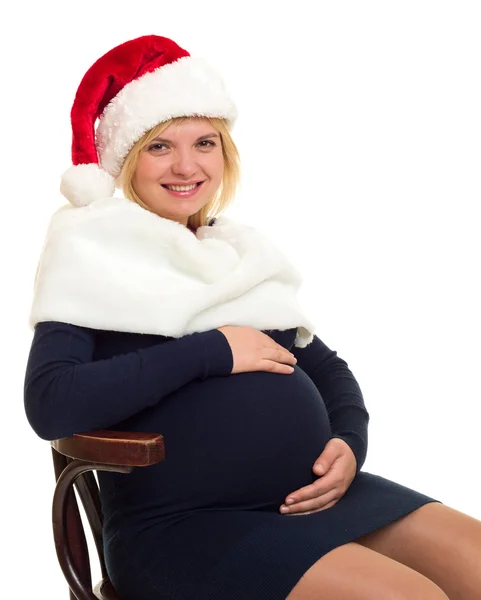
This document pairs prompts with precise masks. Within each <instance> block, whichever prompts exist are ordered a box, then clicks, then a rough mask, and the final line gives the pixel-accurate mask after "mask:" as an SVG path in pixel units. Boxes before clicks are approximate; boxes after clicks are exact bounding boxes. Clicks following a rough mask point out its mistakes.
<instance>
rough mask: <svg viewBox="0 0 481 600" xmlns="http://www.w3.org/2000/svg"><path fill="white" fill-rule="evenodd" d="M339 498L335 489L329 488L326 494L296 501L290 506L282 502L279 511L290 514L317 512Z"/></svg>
mask: <svg viewBox="0 0 481 600" xmlns="http://www.w3.org/2000/svg"><path fill="white" fill-rule="evenodd" d="M339 498H340V495H339V493H338V492H337V491H336V490H331V491H330V492H328V493H327V494H323V495H322V496H319V497H317V498H312V499H310V500H305V501H304V502H297V503H296V504H294V505H291V506H286V505H285V504H283V505H282V506H281V508H280V512H281V513H282V514H285V515H291V516H294V515H301V514H309V513H312V512H318V511H320V510H325V509H326V508H329V507H330V506H334V504H336V502H337V501H338V500H339ZM285 509H288V510H285Z"/></svg>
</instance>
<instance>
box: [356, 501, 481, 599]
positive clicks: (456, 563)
mask: <svg viewBox="0 0 481 600" xmlns="http://www.w3.org/2000/svg"><path fill="white" fill-rule="evenodd" d="M356 542H357V543H359V544H361V545H363V546H366V547H367V548H369V549H371V550H374V551H375V552H379V553H381V554H384V555H385V556H387V557H388V558H391V559H393V560H395V561H398V562H401V563H403V564H405V565H406V566H408V567H410V568H411V569H415V570H416V571H419V573H422V574H423V575H425V576H426V577H428V578H429V579H431V580H432V581H434V582H436V584H437V585H439V586H440V587H441V588H442V589H443V590H445V592H446V593H447V594H448V596H449V597H450V598H451V600H457V599H458V598H466V599H471V598H473V599H481V521H478V520H477V519H474V518H473V517H471V516H469V515H466V514H464V513H462V512H460V511H457V510H455V509H454V508H451V507H449V506H446V505H444V504H441V503H439V502H431V503H428V504H425V505H424V506H421V507H420V508H418V509H417V510H415V511H413V512H411V513H409V514H408V515H406V516H404V517H402V518H401V519H398V520H396V521H393V522H392V523H389V524H388V525H385V526H384V527H380V528H379V529H377V530H376V531H373V532H372V533H369V534H367V535H365V536H362V537H360V538H358V539H357V540H356Z"/></svg>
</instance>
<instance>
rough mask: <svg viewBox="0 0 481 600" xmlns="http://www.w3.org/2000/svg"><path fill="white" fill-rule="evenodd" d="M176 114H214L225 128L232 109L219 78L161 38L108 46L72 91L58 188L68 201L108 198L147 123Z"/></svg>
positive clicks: (233, 112) (84, 202)
mask: <svg viewBox="0 0 481 600" xmlns="http://www.w3.org/2000/svg"><path fill="white" fill-rule="evenodd" d="M183 116H204V117H220V118H223V119H225V120H226V121H227V124H228V127H229V128H232V125H233V124H234V121H235V119H236V116H237V111H236V108H235V105H234V103H233V102H232V100H231V99H230V97H229V95H228V94H227V91H226V90H225V87H224V84H223V82H222V79H221V78H220V76H219V75H218V74H217V73H216V72H215V71H214V70H213V69H212V68H211V67H210V66H209V65H208V64H207V63H206V62H205V61H203V60H201V59H198V58H192V57H191V56H190V54H189V53H188V52H187V51H186V50H184V49H183V48H181V47H180V46H178V45H177V44H176V43H175V42H174V41H172V40H170V39H168V38H165V37H160V36H157V35H146V36H142V37H139V38H136V39H134V40H130V41H128V42H125V43H124V44H121V45H120V46H116V47H115V48H113V49H112V50H110V51H109V52H107V53H106V54H104V55H103V56H102V57H101V58H99V59H98V60H97V61H96V62H95V63H94V64H93V65H92V66H91V67H90V69H89V70H88V71H87V73H86V74H85V75H84V77H83V79H82V81H81V83H80V85H79V88H78V90H77V94H76V96H75V100H74V103H73V106H72V111H71V121H72V133H73V137H72V163H73V165H74V166H72V167H70V168H69V169H68V170H67V171H66V172H65V173H64V174H63V176H62V182H61V186H60V191H61V192H62V194H63V195H64V196H65V197H66V198H67V199H68V200H69V201H70V202H71V203H72V204H73V205H74V206H86V205H87V204H90V203H91V202H94V201H95V200H97V199H100V198H105V197H110V196H112V195H113V193H114V189H115V185H116V178H117V176H118V175H119V173H120V171H121V168H122V164H123V162H124V160H125V157H126V156H127V154H128V152H129V150H130V149H131V148H132V146H133V145H134V144H135V142H136V141H137V140H138V139H140V138H141V137H142V135H143V134H144V133H145V132H146V131H148V130H149V129H151V128H152V127H154V126H155V125H158V124H159V123H162V122H164V121H167V120H169V119H171V118H173V117H183ZM97 119H98V120H99V121H98V126H97V129H96V130H95V123H96V121H97Z"/></svg>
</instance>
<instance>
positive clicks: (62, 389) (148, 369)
mask: <svg viewBox="0 0 481 600" xmlns="http://www.w3.org/2000/svg"><path fill="white" fill-rule="evenodd" d="M94 347H95V332H94V330H91V329H88V328H85V327H79V326H76V325H70V324H67V323H59V322H54V321H49V322H42V323H38V324H37V325H36V327H35V330H34V335H33V340H32V344H31V348H30V353H29V356H28V360H27V367H26V373H25V381H24V404H25V411H26V415H27V418H28V420H29V423H30V425H31V426H32V428H33V429H34V431H35V432H36V433H37V435H39V436H40V437H41V438H43V439H46V440H54V439H58V438H61V437H67V436H70V435H72V434H74V433H81V432H86V431H92V430H94V429H106V428H109V427H112V426H113V425H115V424H116V423H119V422H121V421H123V420H124V419H126V418H128V417H130V416H132V415H134V414H135V413H137V412H139V411H141V410H143V409H145V408H147V407H149V406H152V405H154V404H156V403H157V402H159V401H160V400H161V399H162V398H163V397H164V396H167V395H168V394H170V393H172V392H174V391H176V390H178V389H180V388H181V387H182V386H184V385H186V384H187V383H189V382H191V381H192V380H194V379H196V378H199V379H206V378H207V377H211V376H216V375H218V376H221V375H229V374H230V373H231V371H232V367H233V355H232V351H231V348H230V345H229V342H228V341H227V338H226V337H225V335H224V334H223V333H222V332H221V331H219V330H217V329H212V330H209V331H205V332H201V333H193V334H189V335H185V336H183V337H181V338H179V339H175V340H168V341H166V342H164V343H160V344H156V345H154V346H151V347H149V348H143V349H139V350H137V351H135V352H129V353H126V354H121V355H118V356H114V357H112V358H108V359H101V360H94V358H93V357H94Z"/></svg>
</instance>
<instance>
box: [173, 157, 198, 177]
mask: <svg viewBox="0 0 481 600" xmlns="http://www.w3.org/2000/svg"><path fill="white" fill-rule="evenodd" d="M196 170H197V163H196V161H195V156H194V155H193V154H192V153H191V152H179V153H177V154H176V156H175V157H174V161H173V163H172V172H173V173H175V174H176V175H180V176H182V177H190V176H191V175H193V174H194V173H195V172H196Z"/></svg>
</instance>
